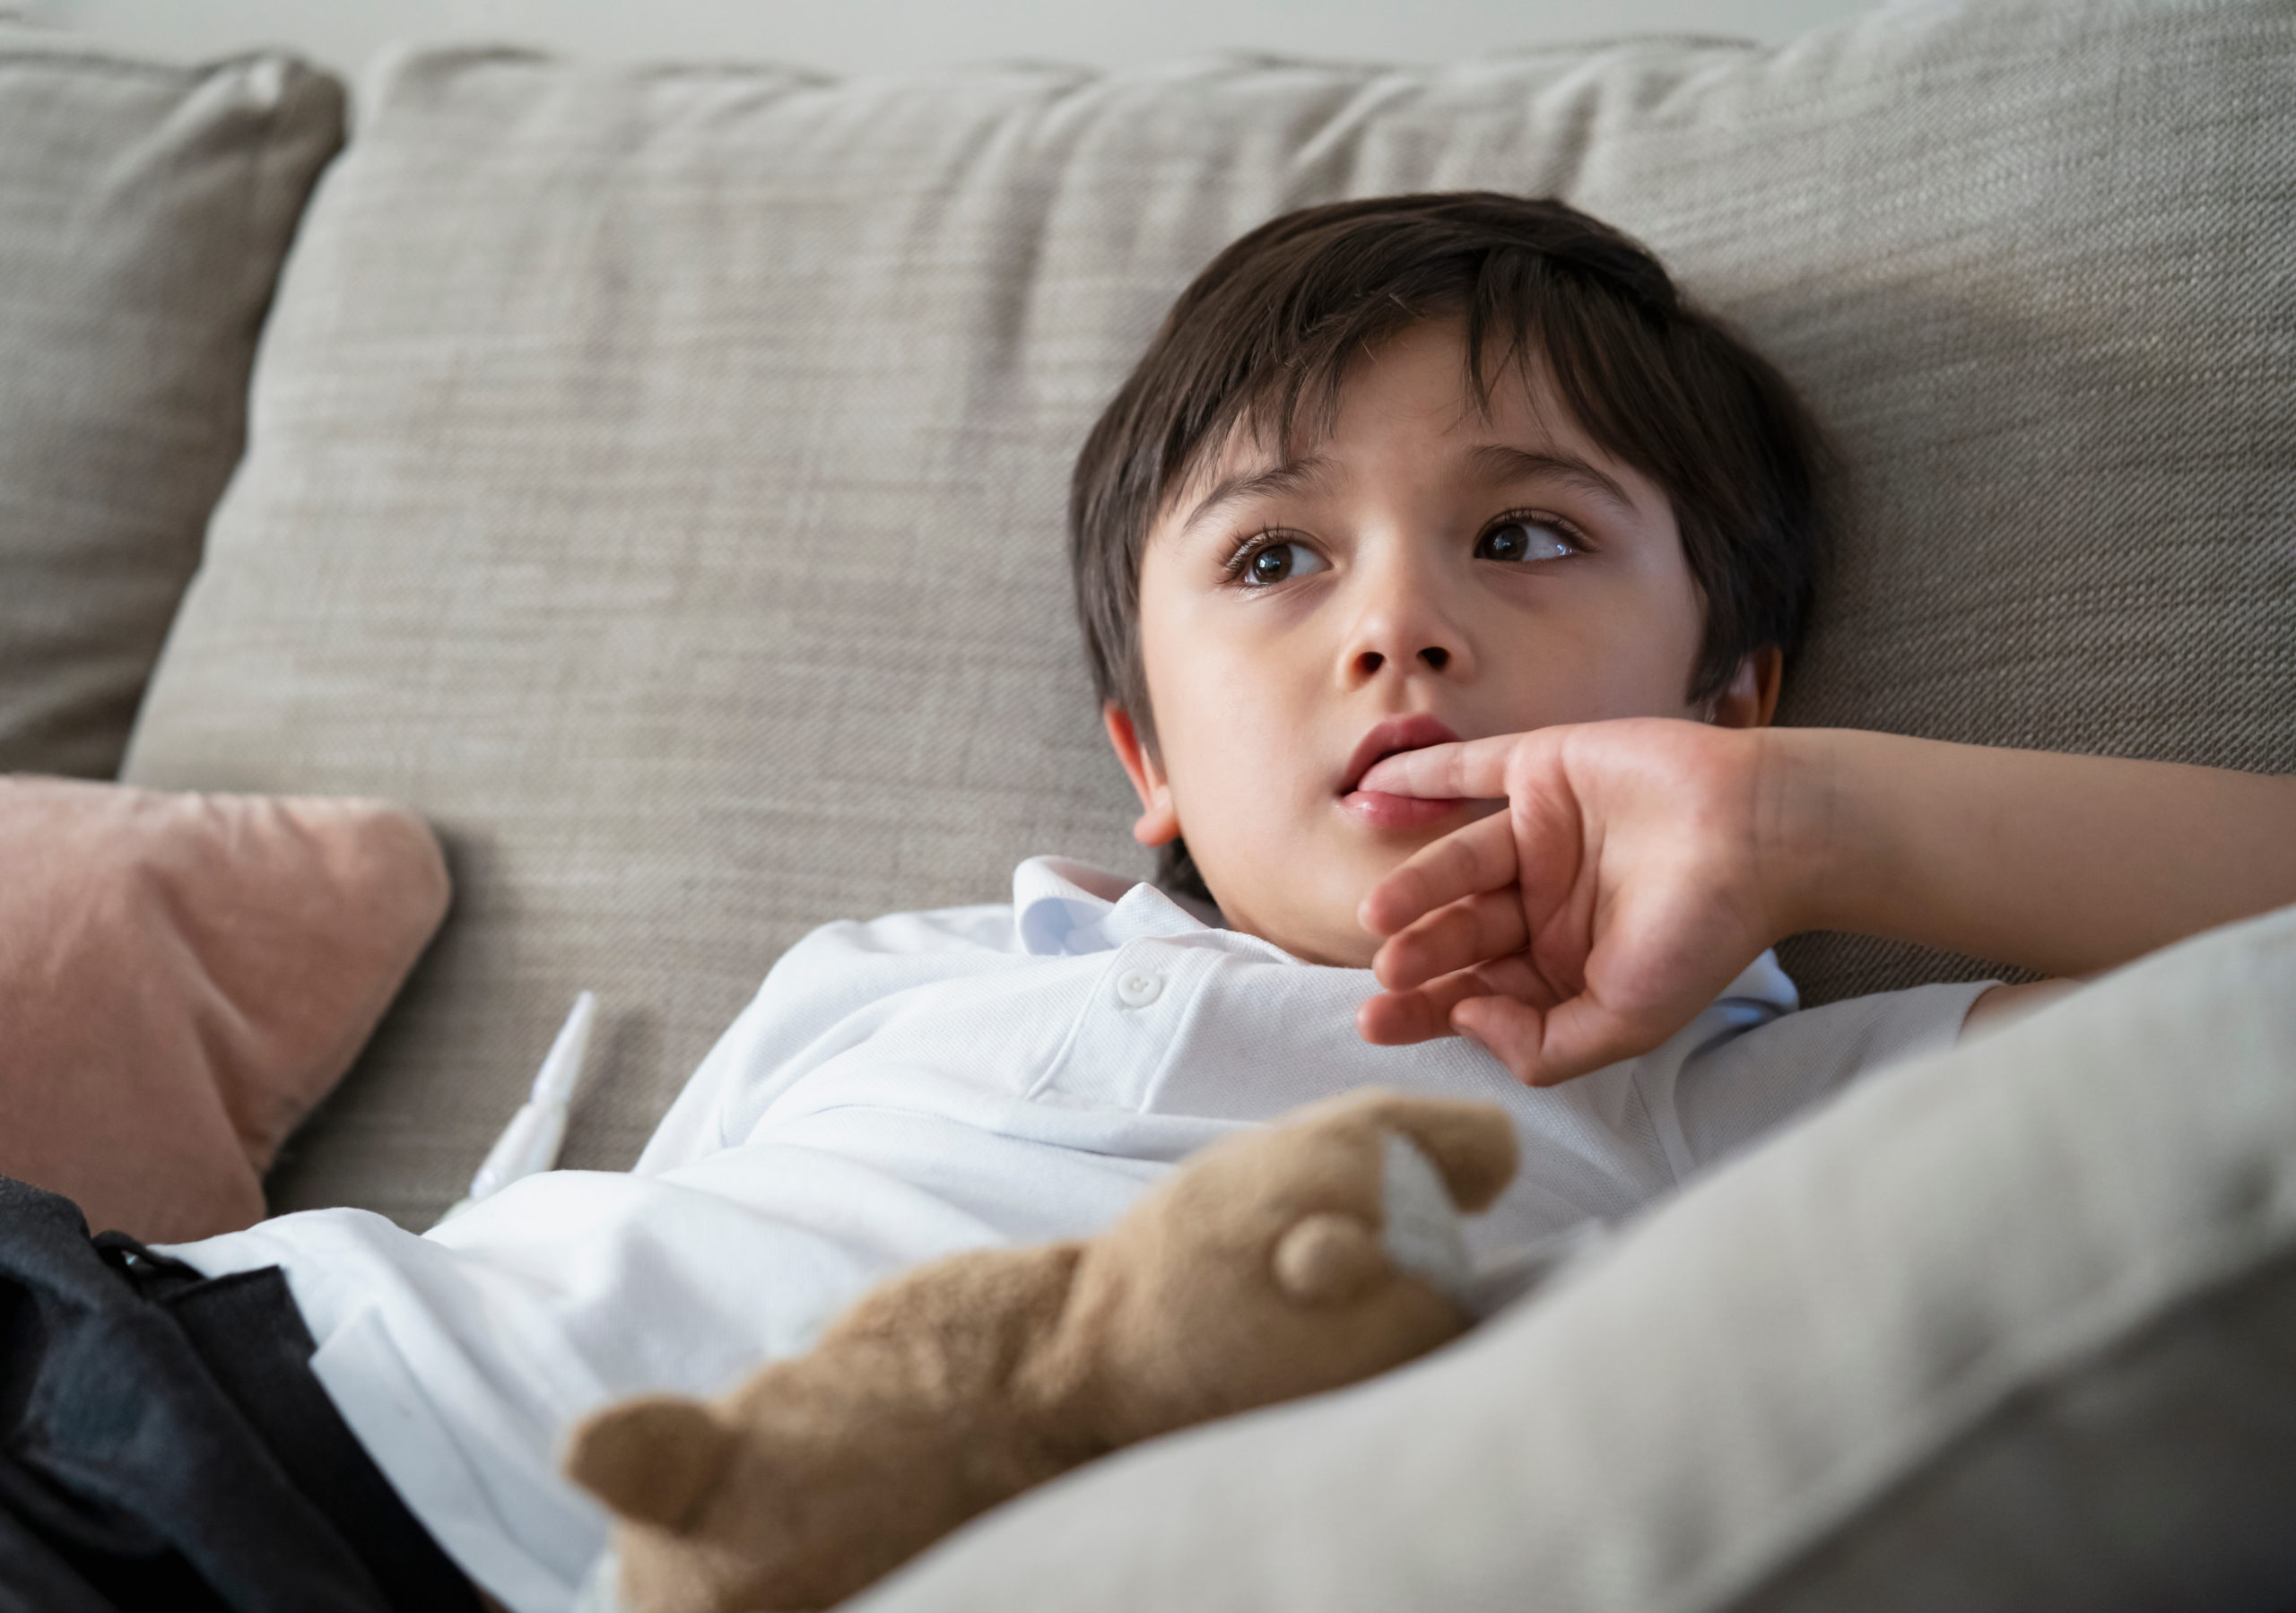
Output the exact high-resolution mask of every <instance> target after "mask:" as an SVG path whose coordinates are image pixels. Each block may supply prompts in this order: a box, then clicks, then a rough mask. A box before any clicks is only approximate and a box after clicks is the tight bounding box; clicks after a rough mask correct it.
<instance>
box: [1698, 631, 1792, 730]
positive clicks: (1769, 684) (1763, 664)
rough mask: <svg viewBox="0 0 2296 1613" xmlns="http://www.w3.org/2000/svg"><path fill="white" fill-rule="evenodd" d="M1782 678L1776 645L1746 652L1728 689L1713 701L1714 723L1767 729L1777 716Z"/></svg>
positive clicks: (1780, 654) (1782, 660) (1781, 656)
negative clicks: (1772, 719)
mask: <svg viewBox="0 0 2296 1613" xmlns="http://www.w3.org/2000/svg"><path fill="white" fill-rule="evenodd" d="M1785 675H1786V655H1785V653H1784V652H1783V651H1781V650H1780V649H1779V647H1778V646H1776V645H1774V644H1766V645H1764V646H1761V648H1760V649H1758V650H1751V651H1749V652H1747V654H1746V655H1744V656H1743V657H1742V658H1741V659H1740V660H1739V662H1738V670H1737V672H1736V674H1735V676H1733V677H1732V678H1731V680H1730V686H1729V687H1728V688H1727V689H1724V690H1723V691H1722V692H1721V694H1719V695H1718V696H1717V697H1716V698H1715V701H1714V721H1715V723H1716V724H1718V725H1719V726H1721V727H1724V728H1767V727H1769V726H1770V718H1771V717H1773V716H1775V715H1777V713H1778V689H1779V684H1780V683H1781V682H1783V681H1784V680H1785Z"/></svg>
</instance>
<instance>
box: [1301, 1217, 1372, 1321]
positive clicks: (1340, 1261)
mask: <svg viewBox="0 0 2296 1613" xmlns="http://www.w3.org/2000/svg"><path fill="white" fill-rule="evenodd" d="M1273 1264H1274V1271H1275V1286H1276V1287H1277V1288H1281V1289H1282V1290H1283V1294H1284V1296H1285V1297H1286V1298H1288V1299H1291V1300H1292V1301H1294V1302H1296V1303H1297V1304H1300V1305H1338V1304H1341V1303H1343V1302H1344V1301H1346V1300H1350V1299H1352V1298H1354V1297H1355V1296H1357V1295H1358V1294H1361V1293H1362V1292H1363V1291H1364V1289H1366V1288H1370V1286H1371V1285H1372V1284H1373V1283H1374V1282H1377V1281H1378V1279H1381V1278H1383V1277H1385V1276H1387V1272H1388V1270H1389V1269H1390V1268H1389V1266H1388V1263H1387V1255H1386V1253H1384V1252H1383V1251H1382V1250H1381V1249H1380V1247H1379V1240H1378V1238H1377V1237H1375V1236H1372V1233H1371V1229H1370V1227H1367V1226H1365V1225H1364V1224H1363V1222H1362V1221H1361V1219H1359V1218H1356V1217H1354V1216H1352V1215H1343V1214H1341V1213H1339V1212H1338V1211H1336V1210H1323V1211H1319V1212H1318V1213H1317V1214H1315V1215H1310V1216H1303V1217H1301V1218H1300V1220H1299V1221H1298V1222H1296V1223H1295V1224H1294V1225H1293V1226H1292V1227H1291V1229H1290V1230H1288V1231H1287V1232H1285V1233H1284V1235H1283V1236H1282V1237H1280V1238H1278V1239H1277V1240H1276V1243H1275V1255H1274V1262H1273Z"/></svg>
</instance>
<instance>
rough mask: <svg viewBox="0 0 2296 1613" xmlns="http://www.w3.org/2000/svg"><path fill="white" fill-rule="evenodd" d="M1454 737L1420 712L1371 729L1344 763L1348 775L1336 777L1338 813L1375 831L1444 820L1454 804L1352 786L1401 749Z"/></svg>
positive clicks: (1444, 726) (1390, 719) (1445, 726)
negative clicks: (1339, 809)
mask: <svg viewBox="0 0 2296 1613" xmlns="http://www.w3.org/2000/svg"><path fill="white" fill-rule="evenodd" d="M1458 738H1459V736H1458V735H1457V734H1456V733H1453V732H1452V731H1451V728H1450V725H1449V724H1447V723H1444V722H1442V721H1441V720H1439V718H1436V717H1431V716H1429V715H1427V714H1426V713H1424V712H1418V713H1414V714H1413V715H1410V716H1405V717H1388V718H1387V719H1386V720H1385V721H1384V722H1379V723H1375V724H1372V726H1371V731H1370V733H1366V734H1365V735H1364V736H1363V738H1362V739H1361V741H1359V742H1358V743H1357V745H1356V747H1355V753H1354V754H1353V755H1352V756H1351V757H1349V758H1348V759H1347V771H1346V772H1345V773H1344V774H1342V775H1341V776H1340V783H1339V789H1338V791H1337V792H1336V793H1337V794H1338V796H1339V804H1340V807H1341V809H1342V810H1343V811H1345V812H1346V813H1347V814H1348V816H1349V817H1351V818H1353V819H1355V820H1357V821H1359V822H1361V824H1362V825H1363V826H1364V827H1365V828H1374V829H1415V828H1426V827H1427V826H1428V825H1430V824H1431V823H1435V822H1437V821H1439V820H1441V819H1443V818H1446V817H1448V816H1449V815H1450V814H1451V813H1452V812H1454V811H1457V809H1458V807H1459V805H1460V803H1459V802H1456V801H1442V800H1426V799H1422V798H1421V797H1419V796H1415V795H1390V794H1387V793H1385V792H1384V791H1380V790H1363V789H1358V788H1357V787H1356V786H1357V785H1359V784H1361V782H1362V778H1363V776H1364V775H1365V774H1366V773H1369V772H1370V770H1371V768H1372V767H1373V766H1374V765H1375V764H1376V763H1378V762H1380V761H1384V760H1385V759H1387V758H1388V757H1390V756H1396V755H1399V754H1400V753H1402V752H1403V751H1405V750H1425V749H1426V748H1427V747H1428V746H1430V745H1450V744H1456V743H1457V742H1458Z"/></svg>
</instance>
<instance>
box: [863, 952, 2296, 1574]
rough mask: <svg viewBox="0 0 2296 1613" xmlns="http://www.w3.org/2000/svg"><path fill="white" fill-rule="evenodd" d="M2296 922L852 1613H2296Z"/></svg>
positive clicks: (1665, 1211)
mask: <svg viewBox="0 0 2296 1613" xmlns="http://www.w3.org/2000/svg"><path fill="white" fill-rule="evenodd" d="M2292 1000H2296V908H2291V909H2286V910H2283V912H2281V913H2279V914H2276V915H2272V916H2270V917H2267V918H2266V919H2262V920H2257V921H2254V922H2251V923H2249V924H2244V925H2241V926H2238V927H2236V928H2233V929H2230V930H2224V931H2219V932H2214V933H2213V934H2211V935H2209V936H2206V937H2204V938H2202V939H2200V940H2198V941H2192V942H2188V943H2187V944H2186V945H2185V946H2184V947H2182V948H2180V949H2179V950H2174V951H2171V952H2169V953H2165V954H2162V955H2161V956H2160V957H2158V958H2152V959H2149V960H2147V961H2146V962H2144V963H2143V964H2141V965H2139V966H2137V967H2135V968H2134V969H2131V970H2129V971H2127V972H2125V973H2123V974H2121V975H2118V976H2113V977H2111V978H2110V979H2109V980H2107V981H2105V982H2103V983H2101V984H2098V985H2096V986H2093V987H2091V988H2090V989H2088V990H2086V991H2083V992H2082V993H2078V994H2076V995H2075V996H2074V997H2072V998H2069V999H2067V1000H2066V1001H2065V1002H2063V1003H2061V1004H2059V1005H2057V1006H2056V1007H2054V1008H2052V1009H2049V1010H2046V1011H2044V1012H2043V1013H2041V1014H2039V1015H2036V1016H2035V1017H2034V1018H2032V1019H2029V1020H2026V1021H2024V1022H2023V1023H2022V1024H2019V1025H2015V1026H2013V1027H2011V1028H2008V1029H2007V1030H2005V1031H2003V1032H2002V1033H2001V1034H1999V1035H1998V1036H1996V1037H1994V1038H1992V1039H1990V1040H1987V1041H1985V1042H1982V1043H1979V1044H1977V1045H1971V1046H1967V1047H1963V1048H1961V1049H1959V1050H1957V1051H1956V1052H1954V1053H1952V1054H1947V1055H1945V1056H1944V1057H1943V1058H1940V1059H1935V1060H1932V1061H1929V1062H1925V1063H1922V1064H1918V1065H1914V1066H1909V1067H1907V1068H1904V1069H1902V1070H1900V1071H1893V1072H1892V1073H1891V1074H1889V1075H1886V1076H1883V1077H1882V1078H1880V1079H1878V1080H1874V1081H1873V1082H1872V1083H1870V1084H1868V1085H1866V1086H1865V1087H1863V1088H1857V1089H1855V1090H1853V1091H1851V1092H1850V1093H1848V1095H1847V1096H1846V1097H1843V1098H1842V1099H1840V1100H1839V1101H1838V1102H1837V1103H1836V1104H1835V1105H1834V1106H1831V1107H1830V1108H1829V1109H1827V1110H1825V1111H1824V1112H1822V1113H1821V1114H1817V1115H1815V1116H1813V1117H1812V1118H1810V1119H1809V1120H1807V1121H1805V1122H1804V1123H1801V1124H1799V1125H1796V1127H1794V1128H1792V1129H1791V1130H1790V1131H1788V1132H1785V1133H1783V1134H1781V1135H1779V1136H1778V1137H1775V1138H1773V1139H1771V1140H1770V1141H1769V1142H1767V1143H1765V1144H1764V1145H1762V1146H1761V1148H1760V1149H1758V1150H1757V1151H1756V1152H1754V1153H1753V1154H1752V1155H1749V1156H1747V1157H1745V1158H1742V1159H1741V1160H1739V1161H1737V1162H1736V1163H1735V1164H1734V1165H1731V1166H1726V1167H1724V1168H1723V1169H1722V1170H1721V1171H1720V1172H1719V1173H1718V1174H1717V1175H1713V1176H1711V1177H1709V1178H1708V1179H1707V1180H1706V1181H1705V1182H1703V1183H1701V1184H1697V1185H1694V1186H1692V1187H1691V1188H1689V1189H1687V1190H1686V1191H1685V1192H1683V1193H1682V1194H1680V1195H1678V1196H1677V1197H1675V1198H1674V1199H1673V1200H1672V1201H1669V1202H1668V1203H1666V1204H1665V1206H1664V1207H1663V1208H1662V1209H1660V1210H1657V1212H1656V1213H1655V1214H1653V1215H1651V1216H1649V1217H1648V1218H1647V1219H1645V1220H1644V1221H1643V1222H1642V1223H1641V1224H1640V1225H1639V1226H1638V1227H1633V1228H1631V1229H1630V1230H1629V1231H1627V1232H1626V1233H1625V1234H1624V1235H1623V1236H1621V1237H1620V1238H1619V1239H1618V1240H1617V1241H1616V1242H1615V1243H1614V1244H1613V1245H1612V1247H1611V1248H1610V1249H1609V1250H1608V1251H1606V1252H1603V1253H1598V1254H1597V1255H1596V1257H1595V1259H1594V1260H1593V1261H1592V1262H1589V1263H1588V1264H1587V1266H1586V1267H1584V1268H1582V1269H1581V1270H1578V1272H1576V1273H1567V1274H1566V1276H1565V1277H1564V1278H1563V1279H1561V1286H1560V1287H1559V1288H1557V1289H1555V1290H1554V1291H1552V1293H1551V1294H1549V1295H1548V1296H1545V1297H1544V1298H1535V1299H1534V1300H1532V1301H1531V1302H1530V1303H1528V1304H1526V1305H1521V1306H1518V1308H1516V1309H1514V1310H1511V1311H1509V1312H1507V1313H1503V1314H1501V1315H1500V1317H1498V1318H1496V1319H1495V1320H1493V1321H1492V1322H1490V1323H1488V1324H1486V1325H1485V1326H1484V1327H1483V1329H1482V1330H1481V1331H1478V1332H1476V1333H1474V1334H1473V1335H1470V1337H1469V1338H1468V1339H1467V1340H1465V1341H1464V1342H1463V1343H1461V1344H1459V1345H1457V1346H1454V1347H1452V1348H1451V1349H1447V1350H1445V1351H1443V1352H1442V1353H1440V1354H1439V1355H1437V1356H1435V1357H1430V1358H1429V1359H1428V1360H1426V1361H1424V1362H1422V1363H1421V1364H1419V1365H1418V1366H1414V1367H1408V1368H1405V1369H1404V1370H1403V1371H1402V1372H1400V1373H1396V1374H1393V1375H1389V1376H1387V1378H1385V1379H1382V1380H1380V1381H1378V1382H1377V1383H1371V1384H1369V1385H1364V1386H1361V1387H1360V1388H1358V1389H1356V1390H1352V1391H1349V1392H1344V1393H1342V1394H1339V1395H1335V1396H1331V1397H1327V1398H1326V1399H1325V1400H1323V1401H1318V1402H1309V1403H1306V1404H1303V1405H1300V1406H1298V1407H1296V1408H1291V1409H1278V1410H1274V1411H1271V1412H1267V1413H1262V1414H1257V1415H1255V1416H1253V1417H1250V1418H1244V1419H1239V1420H1236V1421H1232V1422H1230V1423H1227V1424H1224V1425H1215V1426H1213V1427H1209V1428H1206V1429H1205V1430H1202V1431H1200V1432H1198V1433H1196V1434H1191V1435H1180V1436H1178V1437H1177V1438H1174V1439H1170V1440H1166V1441H1163V1442H1161V1443H1159V1444H1154V1445H1151V1446H1147V1447H1144V1448H1142V1449H1140V1450H1139V1451H1137V1452H1135V1453H1130V1454H1127V1455H1124V1456H1119V1457H1118V1458H1116V1459H1114V1460H1112V1461H1109V1462H1107V1463H1104V1464H1102V1465H1101V1466H1100V1467H1099V1468H1097V1469H1089V1470H1085V1471H1084V1472H1083V1473H1081V1474H1079V1475H1077V1476H1075V1477H1074V1478H1073V1479H1067V1480H1064V1481H1062V1482H1061V1483H1059V1484H1057V1485H1055V1486H1053V1487H1050V1488H1048V1489H1047V1490H1043V1491H1039V1492H1037V1493H1036V1495H1035V1496H1033V1497H1031V1498H1024V1499H1022V1501H1021V1502H1019V1503H1018V1504H1017V1505H1013V1506H1009V1507H1007V1508H1006V1509H1005V1510H1004V1511H1003V1512H1001V1513H994V1514H991V1515H990V1516H989V1517H988V1518H987V1519H986V1520H984V1521H983V1522H980V1523H978V1524H976V1525H975V1526H973V1527H972V1528H971V1529H970V1530H968V1531H964V1532H962V1533H961V1534H959V1535H957V1536H956V1537H954V1538H953V1539H951V1540H950V1541H949V1542H947V1543H946V1544H945V1545H944V1546H943V1547H942V1548H940V1550H938V1551H937V1552H936V1553H935V1554H933V1555H930V1556H928V1557H926V1558H925V1559H923V1560H922V1561H921V1562H919V1563H918V1565H915V1566H914V1567H913V1568H912V1569H911V1570H909V1572H907V1573H906V1574H902V1575H900V1576H898V1577H896V1578H895V1579H894V1580H892V1581H891V1582H888V1583H887V1584H886V1585H885V1586H884V1587H883V1588H882V1589H881V1590H880V1591H878V1592H877V1593H876V1594H874V1595H872V1596H868V1597H865V1598H864V1599H862V1601H861V1602H860V1603H858V1604H856V1613H860V1610H861V1609H863V1608H865V1609H868V1613H911V1610H915V1613H924V1610H925V1609H933V1610H934V1613H960V1610H961V1613H970V1610H973V1609H981V1610H983V1613H986V1610H987V1609H995V1610H996V1613H1039V1609H1041V1610H1042V1613H1053V1610H1054V1609H1073V1608H1091V1609H1094V1610H1095V1613H1150V1610H1151V1609H1155V1610H1158V1613H1229V1610H1231V1609H1233V1610H1236V1613H1242V1610H1245V1609H1249V1610H1250V1613H1295V1610H1297V1613H1353V1610H1356V1609H1362V1610H1364V1613H1373V1610H1377V1613H1387V1610H1389V1609H1406V1608H1440V1609H1447V1613H1477V1610H1480V1609H1494V1610H1495V1609H1520V1608H1528V1607H1535V1608H1537V1609H1541V1610H1542V1613H1722V1610H1723V1609H1731V1610H1734V1613H1820V1610H1835V1613H1843V1610H1848V1609H1856V1610H1857V1613H1892V1610H1897V1609H1903V1610H1905V1613H1915V1610H1918V1609H1932V1610H1934V1609H1952V1610H1953V1613H2030V1610H2031V1609H2082V1610H2083V1613H2121V1610H2123V1609H2126V1610H2127V1613H2136V1610H2138V1609H2154V1608H2168V1607H2176V1608H2210V1609H2218V1608H2225V1609H2229V1608H2253V1609H2266V1608H2286V1607H2290V1606H2292V1605H2296V1530H2291V1529H2290V1528H2289V1513H2288V1507H2289V1498H2290V1496H2296V1080H2291V1079H2290V1075H2291V1072H2292V1071H2296V1014H2292V1013H2291V1012H2290V1011H2289V1008H2288V1004H2289V1003H2290V1002H2291V1001H2292Z"/></svg>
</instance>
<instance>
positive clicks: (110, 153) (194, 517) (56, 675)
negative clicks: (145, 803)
mask: <svg viewBox="0 0 2296 1613" xmlns="http://www.w3.org/2000/svg"><path fill="white" fill-rule="evenodd" d="M342 141H343V94H342V91H341V88H340V87H339V86H338V85H337V84H336V83H335V81H334V80H332V79H329V78H326V77H324V76H322V75H320V74H315V73H313V72H311V71H309V69H307V68H304V67H301V66H300V65H296V64H295V63H293V62H291V61H288V60H285V59H283V58H282V57H277V56H250V57H248V58H245V59H242V60H237V61H230V62H224V63H222V64H219V65H214V66H211V67H200V68H178V67H162V66H157V65H150V64H144V63H134V62H123V61H116V60H110V59H107V58H103V57H100V56H85V55H79V54H75V53H73V52H71V51H68V50H65V49H63V48H58V47H57V45H55V44H53V43H44V42H41V41H40V40H39V39H38V37H37V36H34V35H31V34H30V33H28V32H27V33H16V34H11V33H9V32H7V31H4V30H0V772H5V771H28V772H43V773H70V774H79V775H83V776H89V777H98V778H109V777H110V776H112V774H113V773H114V771H115V770H116V769H117V767H118V766H119V760H120V755H121V752H122V751H124V750H126V745H127V733H128V729H129V726H130V724H132V723H133V721H134V719H135V706H136V701H137V700H138V699H139V698H141V697H142V695H143V685H144V681H145V679H146V678H147V677H149V676H150V674H151V671H152V662H153V661H154V660H156V659H157V658H158V656H159V654H160V645H161V640H162V639H164V638H165V637H166V636H167V631H168V623H169V621H170V620H171V619H172V618H173V617H174V615H175V611H176V605H177V603H178V600H179V599H180V598H181V596H182V594H183V590H184V585H186V584H187V583H188V582H189V581H190V580H191V574H192V569H193V568H194V567H196V565H197V564H198V562H199V546H200V536H201V533H202V532H203V530H204V528H205V526H206V524H207V516H208V513H209V511H210V510H211V509H212V508H213V506H214V503H215V499H216V496H217V495H218V494H220V493H221V492H222V490H223V484H224V481H225V480H226V479H227V478H228V477H229V476H230V473H231V467H232V465H233V464H235V463H236V462H237V461H238V459H239V448H240V439H241V426H242V423H243V419H244V413H245V400H246V396H247V387H248V367H249V364H250V362H251V360H253V357H254V353H255V344H256V334H257V329H258V328H259V327H260V325H261V324H262V319H263V313H264V309H265V305H266V304H267V303H268V302H269V301H270V299H271V291H272V286H273V283H274V281H275V280H276V278H277V275H278V272H279V264H280V261H281V260H282V259H283V257H284V256H285V255H286V251H287V244H288V240H289V238H290V237H291V235H292V234H293V232H294V228H295V221H296V220H297V219H298V218H299V217H300V215H301V213H302V211H303V204H304V202H305V200H306V198H307V197H308V195H309V192H310V188H311V185H312V181H313V180H314V179H315V178H317V175H318V172H319V170H320V169H321V168H322V167H324V166H325V164H326V160H327V159H328V158H329V157H331V156H333V155H334V154H335V150H336V148H337V147H338V146H339V145H340V144H341V143H342Z"/></svg>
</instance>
